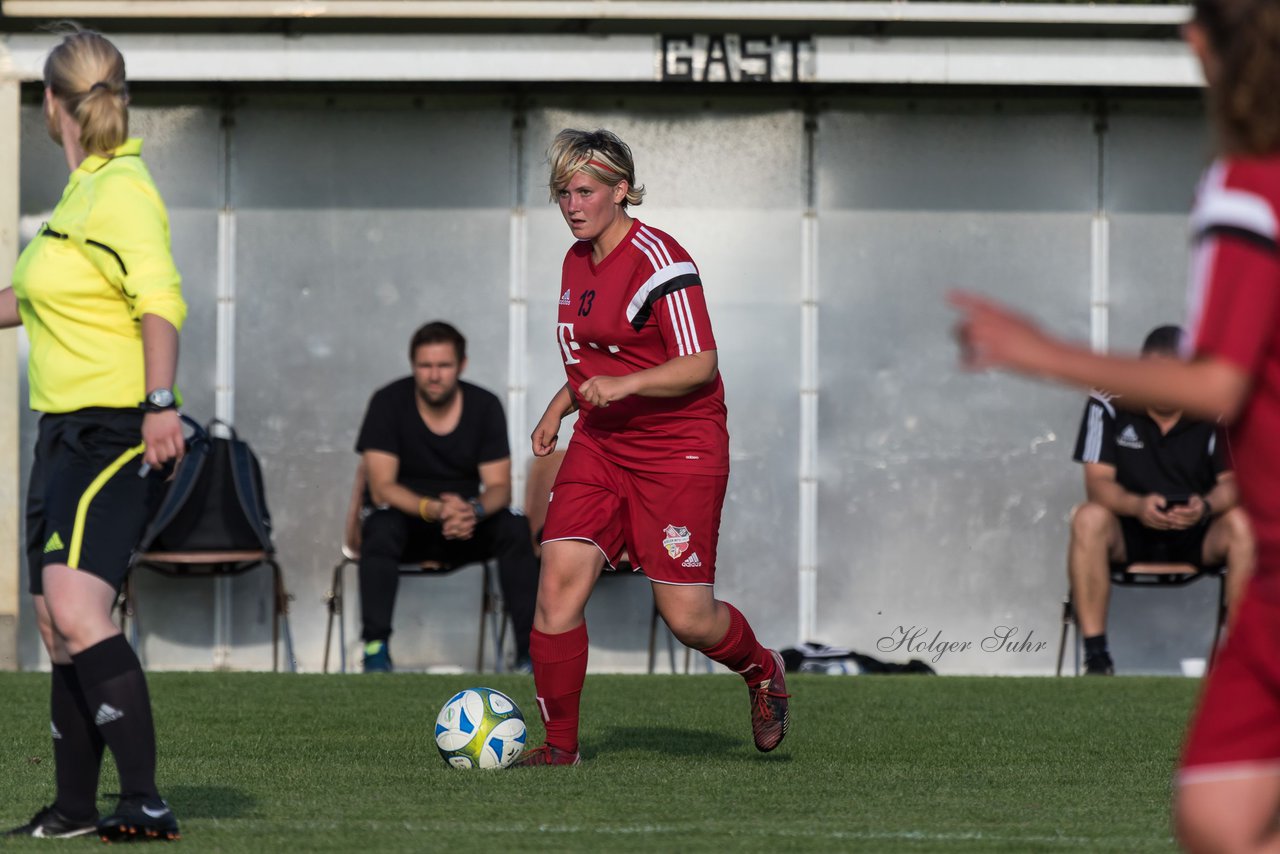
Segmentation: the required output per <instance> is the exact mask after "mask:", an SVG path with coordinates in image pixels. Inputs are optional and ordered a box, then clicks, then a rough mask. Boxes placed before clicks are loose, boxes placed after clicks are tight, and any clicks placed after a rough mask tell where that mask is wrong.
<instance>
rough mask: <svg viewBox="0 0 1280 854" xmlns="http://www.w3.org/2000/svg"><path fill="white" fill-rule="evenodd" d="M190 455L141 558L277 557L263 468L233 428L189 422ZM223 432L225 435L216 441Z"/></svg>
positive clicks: (144, 542)
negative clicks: (148, 555)
mask: <svg viewBox="0 0 1280 854" xmlns="http://www.w3.org/2000/svg"><path fill="white" fill-rule="evenodd" d="M182 420H183V421H184V422H185V423H186V424H187V426H188V427H189V428H190V429H191V430H192V435H191V437H190V438H189V439H187V451H186V455H185V456H184V457H183V459H182V463H181V465H179V466H178V470H177V472H175V474H174V476H173V479H172V480H171V481H170V482H169V487H168V490H167V491H166V492H165V496H164V500H163V501H162V502H161V504H160V509H159V510H157V511H156V515H155V516H154V517H153V518H152V520H151V524H150V525H149V526H148V527H147V531H146V533H145V534H143V536H142V541H141V543H139V545H138V551H139V552H207V551H266V552H268V553H271V552H274V551H275V546H274V545H273V544H272V542H271V513H270V512H269V511H268V510H267V496H266V491H265V490H264V488H263V485H262V466H261V465H259V463H258V458H257V456H255V455H254V453H253V450H252V449H250V447H249V445H248V444H247V443H245V442H244V441H243V440H241V439H240V438H239V437H238V436H237V435H236V431H235V430H234V429H233V428H232V427H231V425H230V424H227V423H225V422H222V421H219V420H218V419H216V418H215V419H214V420H213V421H210V422H209V426H208V429H205V428H202V427H201V426H200V425H199V424H197V423H196V422H194V421H192V420H191V419H190V418H187V417H186V416H185V415H184V416H183V417H182ZM217 426H220V427H221V428H222V432H225V433H226V434H228V435H227V437H226V438H223V437H222V436H221V435H215V433H217V432H219V431H218V430H216V429H215V428H216V427H217Z"/></svg>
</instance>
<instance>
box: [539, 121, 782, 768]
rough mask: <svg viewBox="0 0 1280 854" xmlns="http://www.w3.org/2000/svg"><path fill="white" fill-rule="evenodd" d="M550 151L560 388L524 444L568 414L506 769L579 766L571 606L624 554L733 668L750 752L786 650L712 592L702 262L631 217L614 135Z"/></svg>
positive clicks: (546, 448)
mask: <svg viewBox="0 0 1280 854" xmlns="http://www.w3.org/2000/svg"><path fill="white" fill-rule="evenodd" d="M549 154H550V160H551V182H550V186H551V196H552V198H553V199H555V200H556V201H558V202H559V204H560V212H561V213H562V214H563V215H564V219H565V222H566V223H568V225H569V230H570V231H571V232H573V236H574V238H576V240H577V242H576V243H575V244H574V245H573V246H572V247H571V248H570V249H569V252H568V254H566V255H565V259H564V270H563V275H562V281H561V286H560V287H561V291H562V292H561V294H560V316H559V322H558V323H557V324H556V327H557V329H556V334H557V338H558V344H559V348H560V355H561V357H562V359H563V360H564V366H565V373H566V375H567V377H568V382H566V383H565V385H564V387H563V388H561V389H560V391H559V392H557V393H556V395H555V397H554V398H552V400H551V403H550V405H549V406H548V407H547V411H546V412H545V413H544V414H543V416H542V418H541V420H539V422H538V426H537V427H536V428H534V431H533V436H532V440H533V452H534V454H536V455H538V456H546V455H547V454H549V453H551V452H552V451H553V450H554V449H555V445H556V438H557V434H558V433H559V431H560V422H561V420H562V419H563V418H564V417H565V416H566V415H568V414H569V413H571V412H573V411H574V410H575V409H576V410H578V411H579V415H578V422H577V424H576V425H575V428H574V433H573V439H572V441H571V442H570V443H569V449H568V452H567V453H566V454H565V459H564V462H563V463H562V464H561V466H560V471H559V474H558V475H557V477H556V481H555V485H554V486H553V487H552V491H551V500H550V503H549V504H548V507H547V521H546V526H545V527H544V528H543V540H542V543H543V545H542V577H541V581H540V583H539V587H538V608H537V612H536V616H535V618H534V623H533V633H532V635H531V637H530V642H529V653H530V657H531V658H532V659H533V675H534V681H535V684H536V687H537V692H538V707H539V711H540V712H541V714H542V719H543V722H544V723H545V724H546V728H547V743H546V745H545V746H543V747H540V748H537V749H536V750H531V751H527V752H526V753H525V755H524V756H523V757H521V760H520V762H519V764H521V765H526V766H527V765H575V764H577V763H578V762H579V761H580V758H579V754H578V705H579V698H580V696H581V693H582V685H583V682H584V681H585V679H586V673H587V626H586V622H585V619H584V611H585V608H586V605H587V599H588V598H589V597H590V596H591V590H592V588H593V587H594V586H595V583H596V579H598V578H599V577H600V573H601V572H602V571H603V569H604V567H605V564H606V563H607V564H608V565H609V566H611V567H612V566H615V565H616V563H617V561H618V560H619V558H620V557H621V555H622V554H623V553H624V552H626V553H627V554H628V555H629V556H630V558H631V561H632V563H634V564H635V565H636V567H637V568H639V569H642V570H643V571H644V573H645V576H646V577H648V579H649V580H650V582H652V584H653V598H654V601H655V602H656V603H657V606H658V610H659V612H661V614H662V617H663V619H664V620H665V621H666V623H667V625H668V626H670V627H671V631H672V632H673V633H674V634H675V636H676V637H677V638H679V639H680V641H681V642H682V643H684V644H685V645H687V646H691V647H694V648H696V649H700V650H702V652H703V653H704V654H705V655H707V656H708V657H709V658H711V659H712V660H714V661H718V662H720V663H721V664H723V665H725V666H726V667H728V668H730V669H731V670H733V671H735V672H737V673H739V674H741V675H742V677H743V679H745V680H746V682H747V687H748V689H749V693H750V699H751V723H752V728H753V730H754V735H755V743H756V747H757V748H759V749H760V750H762V751H768V750H773V749H774V748H775V747H777V746H778V744H779V743H780V742H781V741H782V738H783V736H785V735H786V733H787V725H788V715H787V696H788V695H787V693H786V683H785V681H784V677H783V668H782V659H781V657H780V656H779V655H778V654H777V653H776V652H773V651H771V650H768V649H765V648H764V647H763V646H761V645H760V643H759V642H758V641H756V637H755V634H754V633H753V632H752V631H751V626H749V625H748V624H747V621H746V619H745V618H744V617H743V616H742V614H741V613H739V611H738V610H737V609H736V608H734V607H733V606H732V605H730V604H728V603H726V602H721V601H719V600H717V599H716V598H715V595H714V588H713V584H714V582H715V568H716V543H717V540H718V538H719V529H720V510H721V507H722V506H723V504H724V494H725V486H726V484H727V482H728V479H729V434H728V431H727V430H726V429H725V404H724V385H723V383H722V382H721V381H720V374H719V371H718V369H717V362H716V344H715V339H714V337H713V336H712V333H711V322H710V320H709V318H708V316H707V305H706V300H705V299H704V297H703V292H702V281H701V279H700V278H699V275H698V268H697V266H696V265H695V264H694V263H693V260H692V259H691V258H690V257H689V254H688V253H687V252H685V251H684V249H683V248H682V247H681V246H680V244H678V243H676V241H675V240H673V239H672V238H671V237H670V236H669V235H667V234H664V233H663V232H661V231H658V230H657V229H655V228H652V227H651V226H647V225H645V224H644V223H642V222H640V221H639V220H637V219H633V218H632V217H631V216H630V215H628V213H627V208H628V207H629V206H631V205H638V204H640V202H641V199H642V198H643V196H644V188H643V187H640V186H638V185H637V184H636V181H635V165H634V162H633V160H632V157H631V149H630V148H628V147H627V145H626V144H625V143H624V142H623V141H622V140H620V139H618V137H617V136H615V135H614V134H612V133H610V132H608V131H604V130H597V131H594V132H586V131H578V130H564V131H561V132H560V133H559V134H558V135H557V136H556V138H555V141H554V142H553V143H552V146H551V150H550V152H549Z"/></svg>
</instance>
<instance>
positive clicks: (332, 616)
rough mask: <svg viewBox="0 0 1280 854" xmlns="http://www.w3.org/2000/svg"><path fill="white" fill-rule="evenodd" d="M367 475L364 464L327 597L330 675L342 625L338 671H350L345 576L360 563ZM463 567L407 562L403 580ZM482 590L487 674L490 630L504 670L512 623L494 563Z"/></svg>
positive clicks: (479, 663)
mask: <svg viewBox="0 0 1280 854" xmlns="http://www.w3.org/2000/svg"><path fill="white" fill-rule="evenodd" d="M364 489H365V472H364V464H363V463H361V464H360V465H359V466H357V468H356V478H355V483H354V485H353V487H352V490H351V502H350V504H349V505H348V507H347V521H346V526H345V529H344V535H343V542H342V559H341V560H339V561H338V563H337V565H336V566H334V568H333V577H332V580H331V582H330V584H329V590H328V591H327V592H326V593H325V594H324V601H325V607H326V608H327V609H328V611H329V619H328V623H327V625H326V626H325V631H324V663H323V665H322V671H323V672H324V673H328V672H329V651H330V649H331V648H332V646H333V625H334V622H335V621H336V622H337V624H338V672H339V673H346V672H347V631H346V624H345V622H344V621H343V619H342V606H343V586H344V585H343V575H344V574H345V570H346V568H347V567H349V566H356V565H357V564H359V562H360V549H359V547H358V546H356V545H354V544H355V543H358V542H359V541H360V510H361V507H362V505H363V503H364ZM461 568H462V565H459V566H453V565H451V564H446V563H442V562H440V561H424V562H422V563H406V564H402V565H401V567H400V577H401V578H438V577H441V576H445V575H449V574H451V573H453V572H455V571H457V570H459V569H461ZM482 569H483V578H484V580H483V581H482V583H481V589H480V640H479V643H478V644H477V648H476V672H477V673H483V672H484V651H485V635H486V629H488V633H489V634H492V635H493V646H494V650H495V652H494V662H495V667H494V669H495V670H497V671H498V672H501V671H502V658H503V649H504V646H505V643H506V637H507V623H508V622H510V620H509V618H508V617H507V616H506V609H505V608H504V607H503V603H502V597H501V596H500V595H499V594H498V589H499V585H498V584H497V583H496V582H495V580H494V576H495V575H496V574H497V569H496V566H495V565H494V561H485V562H484V564H483V566H482Z"/></svg>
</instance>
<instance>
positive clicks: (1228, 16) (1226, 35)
mask: <svg viewBox="0 0 1280 854" xmlns="http://www.w3.org/2000/svg"><path fill="white" fill-rule="evenodd" d="M1193 8H1194V10H1195V11H1194V17H1193V20H1194V21H1195V22H1196V23H1197V24H1199V25H1200V26H1201V27H1203V28H1204V30H1205V33H1206V34H1207V35H1208V37H1209V43H1210V46H1211V47H1212V48H1213V52H1214V54H1215V55H1216V58H1217V59H1218V62H1219V65H1220V69H1219V73H1218V78H1219V79H1218V80H1216V81H1215V82H1214V83H1213V85H1211V86H1210V89H1209V112H1210V115H1211V116H1212V117H1213V122H1214V125H1215V126H1216V129H1217V132H1218V137H1219V143H1220V145H1221V146H1222V148H1223V149H1224V151H1225V152H1226V153H1227V154H1243V155H1253V156H1261V155H1266V154H1274V153H1276V152H1280V85H1277V82H1276V81H1277V80H1280V4H1277V3H1276V2H1275V0H1195V2H1194V4H1193Z"/></svg>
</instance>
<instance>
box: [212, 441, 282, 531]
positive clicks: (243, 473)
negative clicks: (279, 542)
mask: <svg viewBox="0 0 1280 854" xmlns="http://www.w3.org/2000/svg"><path fill="white" fill-rule="evenodd" d="M220 423H221V422H220ZM210 426H212V424H210ZM224 426H226V427H227V429H229V430H230V429H231V425H229V424H227V425H224ZM227 446H228V449H229V450H230V452H231V479H232V480H233V481H235V487H236V498H238V499H239V500H240V507H241V509H242V510H244V515H245V519H246V520H247V521H248V522H249V525H250V527H252V528H253V533H254V534H255V535H256V536H257V537H258V541H259V542H261V543H262V548H263V549H265V550H266V551H268V552H274V551H275V545H274V544H273V543H272V542H271V514H270V512H268V510H267V507H266V504H265V503H264V502H263V501H261V500H260V497H261V496H262V483H261V480H260V478H261V474H260V469H259V468H258V466H257V464H256V463H257V461H256V460H255V459H254V457H253V451H251V450H250V449H249V446H248V445H247V444H245V443H244V442H242V441H240V440H239V439H237V438H235V431H234V430H232V434H231V439H230V440H229V441H228V443H227Z"/></svg>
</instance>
